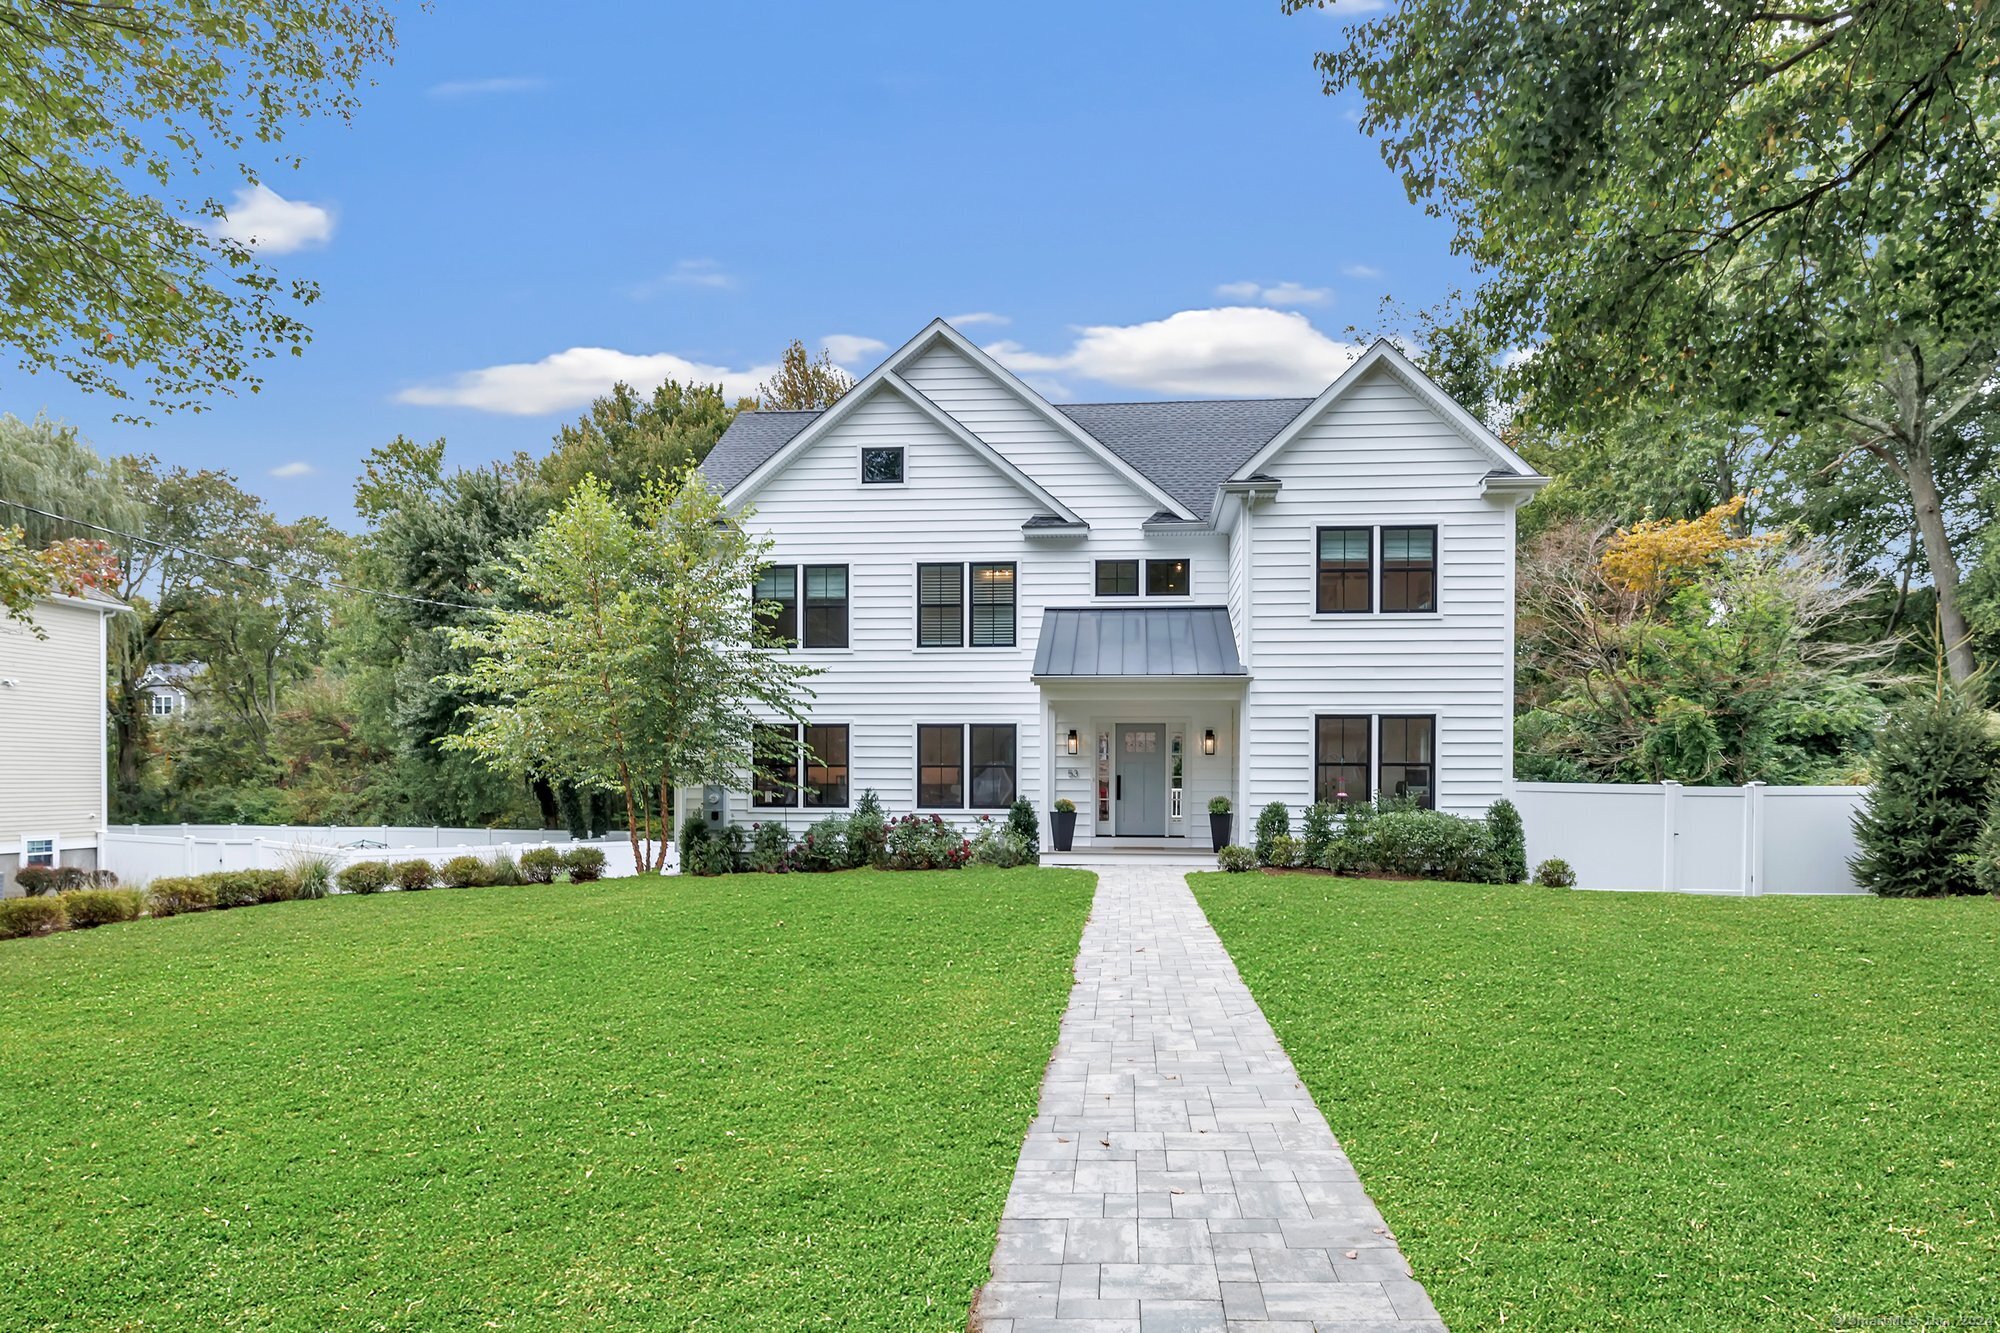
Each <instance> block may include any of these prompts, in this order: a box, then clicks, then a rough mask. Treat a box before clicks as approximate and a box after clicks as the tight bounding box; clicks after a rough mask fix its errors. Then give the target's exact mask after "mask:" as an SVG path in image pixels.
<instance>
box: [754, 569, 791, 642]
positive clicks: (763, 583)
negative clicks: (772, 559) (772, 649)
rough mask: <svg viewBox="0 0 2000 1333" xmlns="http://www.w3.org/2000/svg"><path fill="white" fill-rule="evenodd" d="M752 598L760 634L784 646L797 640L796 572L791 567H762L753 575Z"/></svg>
mask: <svg viewBox="0 0 2000 1333" xmlns="http://www.w3.org/2000/svg"><path fill="white" fill-rule="evenodd" d="M752 598H753V600H755V601H756V602H757V603H758V607H757V612H758V619H759V620H761V621H762V622H763V625H764V632H765V633H766V634H769V635H770V636H771V638H772V639H773V640H775V641H776V642H778V643H781V644H785V645H787V646H790V645H793V644H796V643H797V642H798V641H799V571H798V569H797V567H796V566H793V565H766V566H765V567H764V569H763V570H762V571H761V572H759V573H758V575H757V586H756V588H755V590H754V591H753V592H752Z"/></svg>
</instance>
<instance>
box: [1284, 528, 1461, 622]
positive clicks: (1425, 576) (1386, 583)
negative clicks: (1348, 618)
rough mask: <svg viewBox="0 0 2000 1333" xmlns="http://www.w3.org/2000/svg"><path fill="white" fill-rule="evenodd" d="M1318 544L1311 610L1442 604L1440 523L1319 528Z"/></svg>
mask: <svg viewBox="0 0 2000 1333" xmlns="http://www.w3.org/2000/svg"><path fill="white" fill-rule="evenodd" d="M1378 542H1379V545H1378ZM1318 544H1319V549H1318V552H1317V555H1318V566H1317V569H1318V579H1317V581H1316V591H1315V595H1314V598H1313V610H1314V611H1316V612H1318V613H1319V614H1320V615H1366V614H1369V613H1371V612H1374V611H1377V610H1380V611H1382V612H1384V613H1386V614H1395V613H1398V612H1401V613H1405V614H1407V613H1411V612H1428V611H1435V610H1437V609H1438V600H1437V547H1438V530H1437V528H1436V527H1434V526H1408V527H1384V528H1321V529H1319V533H1318ZM1378 550H1379V552H1380V557H1381V558H1380V561H1379V566H1380V568H1379V571H1378V568H1377V565H1378V561H1377V559H1376V556H1377V552H1378ZM1378 573H1379V578H1378Z"/></svg>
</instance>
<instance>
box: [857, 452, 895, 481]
mask: <svg viewBox="0 0 2000 1333" xmlns="http://www.w3.org/2000/svg"><path fill="white" fill-rule="evenodd" d="M902 481H903V450H902V448H901V447H900V446H896V447H893V448H892V447H884V448H879V449H863V450H862V451H861V484H862V485H863V486H899V485H901V484H902Z"/></svg>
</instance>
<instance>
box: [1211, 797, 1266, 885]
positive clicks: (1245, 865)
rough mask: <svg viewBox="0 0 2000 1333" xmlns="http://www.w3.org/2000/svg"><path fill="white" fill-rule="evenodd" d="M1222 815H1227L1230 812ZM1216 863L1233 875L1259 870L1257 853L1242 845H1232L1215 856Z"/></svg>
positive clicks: (1224, 812)
mask: <svg viewBox="0 0 2000 1333" xmlns="http://www.w3.org/2000/svg"><path fill="white" fill-rule="evenodd" d="M1221 813H1223V814H1227V813H1228V811H1226V810H1225V811H1222V812H1221ZM1215 863H1216V864H1217V865H1219V866H1221V867H1222V868H1223V869H1224V870H1227V871H1229V872H1230V873H1231V874H1239V875H1240V874H1242V873H1243V872H1244V871H1246V870H1255V869H1256V868H1257V853H1255V852H1253V851H1251V850H1250V849H1249V848H1248V847H1245V846H1243V845H1242V844H1240V843H1231V844H1230V845H1229V846H1227V847H1224V848H1223V849H1222V850H1221V851H1219V852H1217V853H1216V854H1215Z"/></svg>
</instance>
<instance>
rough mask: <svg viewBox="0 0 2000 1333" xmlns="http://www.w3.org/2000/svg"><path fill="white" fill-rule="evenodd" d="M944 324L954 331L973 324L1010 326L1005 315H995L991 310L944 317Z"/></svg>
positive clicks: (1010, 321)
mask: <svg viewBox="0 0 2000 1333" xmlns="http://www.w3.org/2000/svg"><path fill="white" fill-rule="evenodd" d="M944 322H945V323H947V324H949V325H951V326H952V327H953V328H955V329H963V328H969V327H971V326H972V325H974V324H1012V323H1013V322H1014V321H1013V320H1011V319H1009V318H1008V317H1007V316H1005V315H996V314H994V313H993V312H992V311H991V310H973V311H969V312H967V313H966V314H963V315H946V316H945V317H944Z"/></svg>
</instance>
